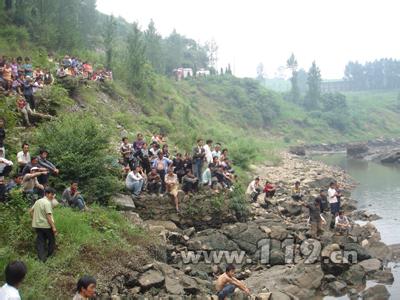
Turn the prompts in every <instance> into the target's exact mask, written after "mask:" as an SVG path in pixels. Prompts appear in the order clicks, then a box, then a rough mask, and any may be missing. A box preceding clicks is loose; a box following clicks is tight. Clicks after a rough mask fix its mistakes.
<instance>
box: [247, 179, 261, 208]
mask: <svg viewBox="0 0 400 300" xmlns="http://www.w3.org/2000/svg"><path fill="white" fill-rule="evenodd" d="M246 194H247V195H248V196H249V197H250V201H251V202H257V198H258V196H259V195H260V194H261V186H260V178H259V177H256V178H255V179H254V180H253V181H252V182H250V183H249V186H248V187H247V190H246Z"/></svg>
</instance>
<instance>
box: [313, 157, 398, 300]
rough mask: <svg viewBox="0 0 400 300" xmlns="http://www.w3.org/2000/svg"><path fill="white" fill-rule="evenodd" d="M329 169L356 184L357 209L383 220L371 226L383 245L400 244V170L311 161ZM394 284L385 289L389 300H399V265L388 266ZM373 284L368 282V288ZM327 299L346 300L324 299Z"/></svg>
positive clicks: (349, 162) (344, 161) (333, 159)
mask: <svg viewBox="0 0 400 300" xmlns="http://www.w3.org/2000/svg"><path fill="white" fill-rule="evenodd" d="M313 158H314V159H316V160H321V161H323V162H325V163H327V164H329V165H334V166H338V167H341V168H342V169H344V170H346V172H347V173H348V174H349V175H350V176H351V177H352V178H353V179H354V180H355V181H356V182H357V183H358V186H357V187H356V188H355V189H354V190H353V191H352V196H353V198H354V199H355V200H357V201H358V208H359V209H365V210H367V211H369V212H371V213H376V214H377V215H379V216H380V217H382V219H380V220H377V221H374V222H373V223H374V224H375V226H376V227H377V228H378V230H379V232H380V233H381V237H382V241H383V242H385V243H386V244H388V245H391V244H400V234H399V231H398V230H399V229H400V216H399V213H400V166H398V165H397V166H396V165H381V164H377V163H374V162H367V161H363V160H355V159H348V158H347V157H346V155H345V154H332V155H324V156H316V157H313ZM390 267H391V268H392V272H393V275H394V278H395V281H394V283H393V284H392V285H387V288H388V290H389V292H390V294H391V297H390V299H400V264H391V265H390ZM375 284H376V283H375V282H374V281H368V282H367V287H370V286H373V285H375ZM324 299H326V300H328V299H348V297H347V296H345V297H340V298H333V297H326V298H324Z"/></svg>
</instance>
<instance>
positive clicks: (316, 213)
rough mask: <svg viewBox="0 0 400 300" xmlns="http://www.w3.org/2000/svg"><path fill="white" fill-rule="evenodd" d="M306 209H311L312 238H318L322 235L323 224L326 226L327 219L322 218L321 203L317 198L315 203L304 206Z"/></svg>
mask: <svg viewBox="0 0 400 300" xmlns="http://www.w3.org/2000/svg"><path fill="white" fill-rule="evenodd" d="M303 205H304V206H305V207H307V208H308V209H309V215H310V218H309V222H310V224H311V230H310V231H311V237H312V238H318V236H319V235H320V234H321V233H322V229H321V224H325V223H326V222H325V219H323V218H322V216H321V208H320V205H319V201H318V200H317V199H316V198H315V199H314V201H313V203H310V204H304V203H303Z"/></svg>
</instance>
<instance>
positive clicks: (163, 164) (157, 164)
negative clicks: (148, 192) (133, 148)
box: [153, 151, 172, 193]
mask: <svg viewBox="0 0 400 300" xmlns="http://www.w3.org/2000/svg"><path fill="white" fill-rule="evenodd" d="M171 164H172V160H170V159H169V158H166V157H164V153H163V152H162V151H160V152H158V154H157V158H156V159H155V160H154V162H153V168H155V169H156V170H157V173H158V174H159V175H160V177H161V193H165V190H166V185H165V174H167V171H168V167H169V166H170V165H171Z"/></svg>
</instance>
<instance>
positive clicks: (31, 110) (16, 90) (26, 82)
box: [0, 55, 112, 126]
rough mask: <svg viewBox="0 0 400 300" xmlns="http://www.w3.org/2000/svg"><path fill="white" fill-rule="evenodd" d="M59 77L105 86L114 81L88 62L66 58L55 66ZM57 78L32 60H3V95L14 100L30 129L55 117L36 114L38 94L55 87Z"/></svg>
mask: <svg viewBox="0 0 400 300" xmlns="http://www.w3.org/2000/svg"><path fill="white" fill-rule="evenodd" d="M56 69H57V71H56V76H57V77H59V78H64V77H67V76H72V77H78V78H82V79H85V80H91V81H99V82H104V81H105V80H112V72H111V71H107V70H104V69H103V68H101V69H99V70H95V71H94V70H93V67H92V65H91V64H90V63H88V62H81V60H79V59H78V58H76V57H71V58H70V57H69V56H68V55H66V56H65V57H64V58H63V59H62V60H61V61H60V62H59V63H56ZM53 83H54V77H53V74H52V73H51V71H50V70H49V69H47V68H41V67H40V66H34V65H33V63H32V61H31V58H29V57H25V58H22V57H21V56H19V57H17V58H15V57H7V56H2V57H1V58H0V93H2V94H5V95H6V96H13V97H15V104H16V110H17V111H18V112H19V113H20V114H21V116H22V118H23V121H24V123H25V125H26V126H31V124H32V120H33V119H47V120H51V119H52V118H53V117H52V116H50V115H48V114H44V113H40V112H38V111H37V106H38V105H37V100H36V97H35V95H36V93H37V92H38V91H40V90H41V89H43V88H44V87H45V86H46V85H52V84H53Z"/></svg>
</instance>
